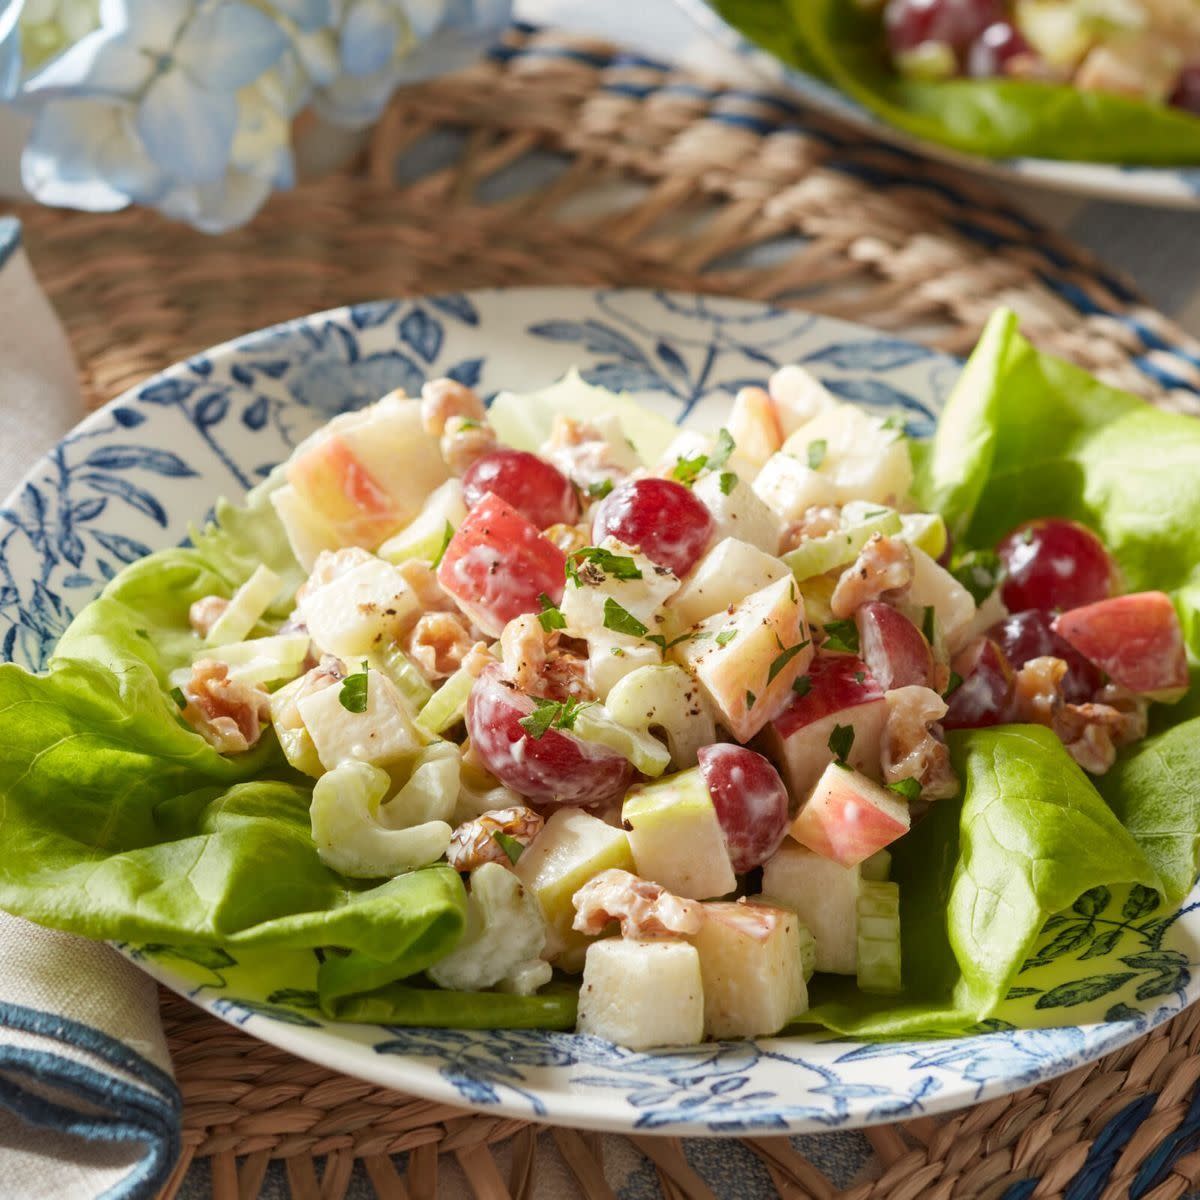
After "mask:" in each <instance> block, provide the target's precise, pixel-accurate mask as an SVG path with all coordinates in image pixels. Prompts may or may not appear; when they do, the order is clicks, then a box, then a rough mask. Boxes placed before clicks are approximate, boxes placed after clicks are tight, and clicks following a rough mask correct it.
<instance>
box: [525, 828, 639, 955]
mask: <svg viewBox="0 0 1200 1200" xmlns="http://www.w3.org/2000/svg"><path fill="white" fill-rule="evenodd" d="M610 867H619V868H620V869H621V870H624V871H632V870H633V869H634V865H633V855H632V853H631V852H630V849H629V838H628V837H627V836H626V835H625V832H624V830H621V829H616V828H614V827H613V826H612V825H608V824H606V823H605V822H604V821H601V820H600V819H599V817H593V816H592V815H591V814H590V813H585V812H583V811H582V809H578V808H559V809H556V810H555V811H554V812H553V813H552V814H551V816H550V819H549V820H548V821H547V822H546V824H545V825H544V826H543V827H542V831H541V832H540V833H539V834H538V835H537V837H535V838H534V839H533V841H532V842H530V844H529V845H528V846H527V847H526V848H525V851H524V853H523V854H522V855H521V857H520V858H519V859H518V860H517V865H516V867H515V870H516V873H517V875H518V877H519V878H520V880H521V882H522V883H524V884H525V886H526V887H527V888H528V889H529V890H530V891H531V892H532V893H533V894H534V895H535V896H536V897H537V901H538V903H539V904H540V905H541V908H542V915H543V916H544V917H545V918H546V925H547V927H548V928H549V929H550V931H551V934H552V935H553V936H552V939H551V941H552V943H556V945H548V946H547V956H550V955H551V954H552V953H554V952H555V950H556V949H557V950H561V949H562V948H563V947H564V946H569V945H575V946H577V945H579V944H580V942H581V941H582V939H583V935H582V934H578V933H576V932H575V931H574V930H573V929H572V928H571V925H572V923H573V922H574V920H575V905H574V903H573V900H572V898H573V897H574V895H575V893H576V892H577V891H579V889H580V888H581V887H583V885H584V884H585V883H587V881H588V880H589V879H591V878H592V877H593V876H594V875H599V874H600V872H601V871H607V870H608V869H609V868H610Z"/></svg>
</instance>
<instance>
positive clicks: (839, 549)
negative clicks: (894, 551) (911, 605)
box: [783, 506, 902, 583]
mask: <svg viewBox="0 0 1200 1200" xmlns="http://www.w3.org/2000/svg"><path fill="white" fill-rule="evenodd" d="M847 507H849V506H847ZM901 528H902V524H901V521H900V514H899V513H898V512H896V511H895V510H894V509H890V508H881V507H879V506H876V507H874V508H871V507H870V506H867V508H866V511H865V513H864V514H863V516H862V517H861V519H859V520H848V519H846V514H843V526H842V528H841V529H835V530H833V531H832V532H830V533H823V534H821V536H820V537H814V538H806V539H805V540H804V541H802V542H801V543H800V545H799V546H797V547H796V548H795V550H789V551H788V552H787V554H785V555H784V556H783V561H784V562H785V563H787V565H788V566H789V567H790V568H791V570H792V574H793V575H794V576H795V577H796V579H797V580H798V581H799V582H801V583H803V582H804V581H805V580H808V579H812V578H813V577H814V576H816V575H824V574H825V573H826V572H827V571H832V570H833V569H834V568H835V567H841V566H844V565H846V564H848V563H852V562H853V561H854V560H855V558H857V557H858V552H859V551H860V550H861V549H862V548H863V547H864V546H865V545H866V544H867V542H868V541H870V540H871V538H872V537H873V536H874V535H875V534H877V533H882V534H885V535H889V536H890V535H891V534H896V533H899V532H900V530H901Z"/></svg>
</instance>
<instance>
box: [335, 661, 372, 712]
mask: <svg viewBox="0 0 1200 1200" xmlns="http://www.w3.org/2000/svg"><path fill="white" fill-rule="evenodd" d="M367 671H368V667H367V664H366V663H365V662H364V663H363V665H362V670H361V671H358V672H356V673H355V674H354V675H347V676H346V678H345V679H343V680H342V690H341V691H340V692H338V700H339V701H340V702H341V705H342V707H343V708H344V709H345V710H346V711H347V712H352V713H365V712H366V711H367Z"/></svg>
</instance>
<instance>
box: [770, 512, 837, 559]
mask: <svg viewBox="0 0 1200 1200" xmlns="http://www.w3.org/2000/svg"><path fill="white" fill-rule="evenodd" d="M841 527H842V510H841V509H840V508H838V507H837V506H836V505H833V504H814V505H813V506H812V508H806V509H805V510H804V513H803V515H802V516H801V517H800V519H799V520H798V521H793V522H792V523H791V524H790V525H788V526H787V528H786V529H784V531H783V542H782V545H781V547H780V551H779V552H780V554H786V553H787V551H789V550H795V549H796V547H797V546H799V545H800V543H801V542H803V541H805V540H806V539H807V538H816V537H823V536H824V535H825V534H827V533H833V531H834V530H835V529H840V528H841Z"/></svg>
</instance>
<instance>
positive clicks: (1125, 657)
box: [1053, 592, 1188, 704]
mask: <svg viewBox="0 0 1200 1200" xmlns="http://www.w3.org/2000/svg"><path fill="white" fill-rule="evenodd" d="M1053 629H1054V632H1055V633H1057V634H1058V635H1059V637H1061V638H1063V639H1064V640H1066V641H1068V642H1070V644H1071V645H1072V646H1074V647H1075V649H1076V650H1078V651H1079V653H1080V654H1082V655H1083V656H1084V657H1085V658H1088V659H1091V661H1092V662H1094V663H1095V664H1096V665H1097V666H1098V667H1100V669H1101V670H1103V671H1105V672H1107V674H1108V676H1109V678H1110V679H1111V680H1112V681H1113V682H1114V683H1116V684H1119V685H1120V686H1121V687H1123V688H1128V689H1129V690H1130V691H1131V692H1136V693H1137V694H1138V695H1141V696H1148V697H1149V698H1150V699H1151V700H1161V701H1164V702H1165V703H1168V704H1173V703H1174V702H1175V701H1177V700H1179V699H1180V698H1181V697H1182V696H1183V694H1184V693H1185V692H1186V691H1187V687H1188V664H1187V651H1186V650H1185V648H1184V644H1183V630H1182V629H1181V628H1180V625H1179V616H1178V614H1177V613H1176V612H1175V606H1174V605H1173V604H1172V603H1171V599H1170V597H1169V596H1167V595H1166V594H1164V593H1163V592H1135V593H1133V594H1131V595H1128V596H1113V597H1112V598H1111V599H1108V600H1098V601H1096V602H1095V603H1094V604H1085V605H1083V607H1082V608H1072V609H1069V610H1068V611H1067V612H1064V613H1060V614H1059V615H1058V616H1057V617H1055V618H1054V624H1053Z"/></svg>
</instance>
